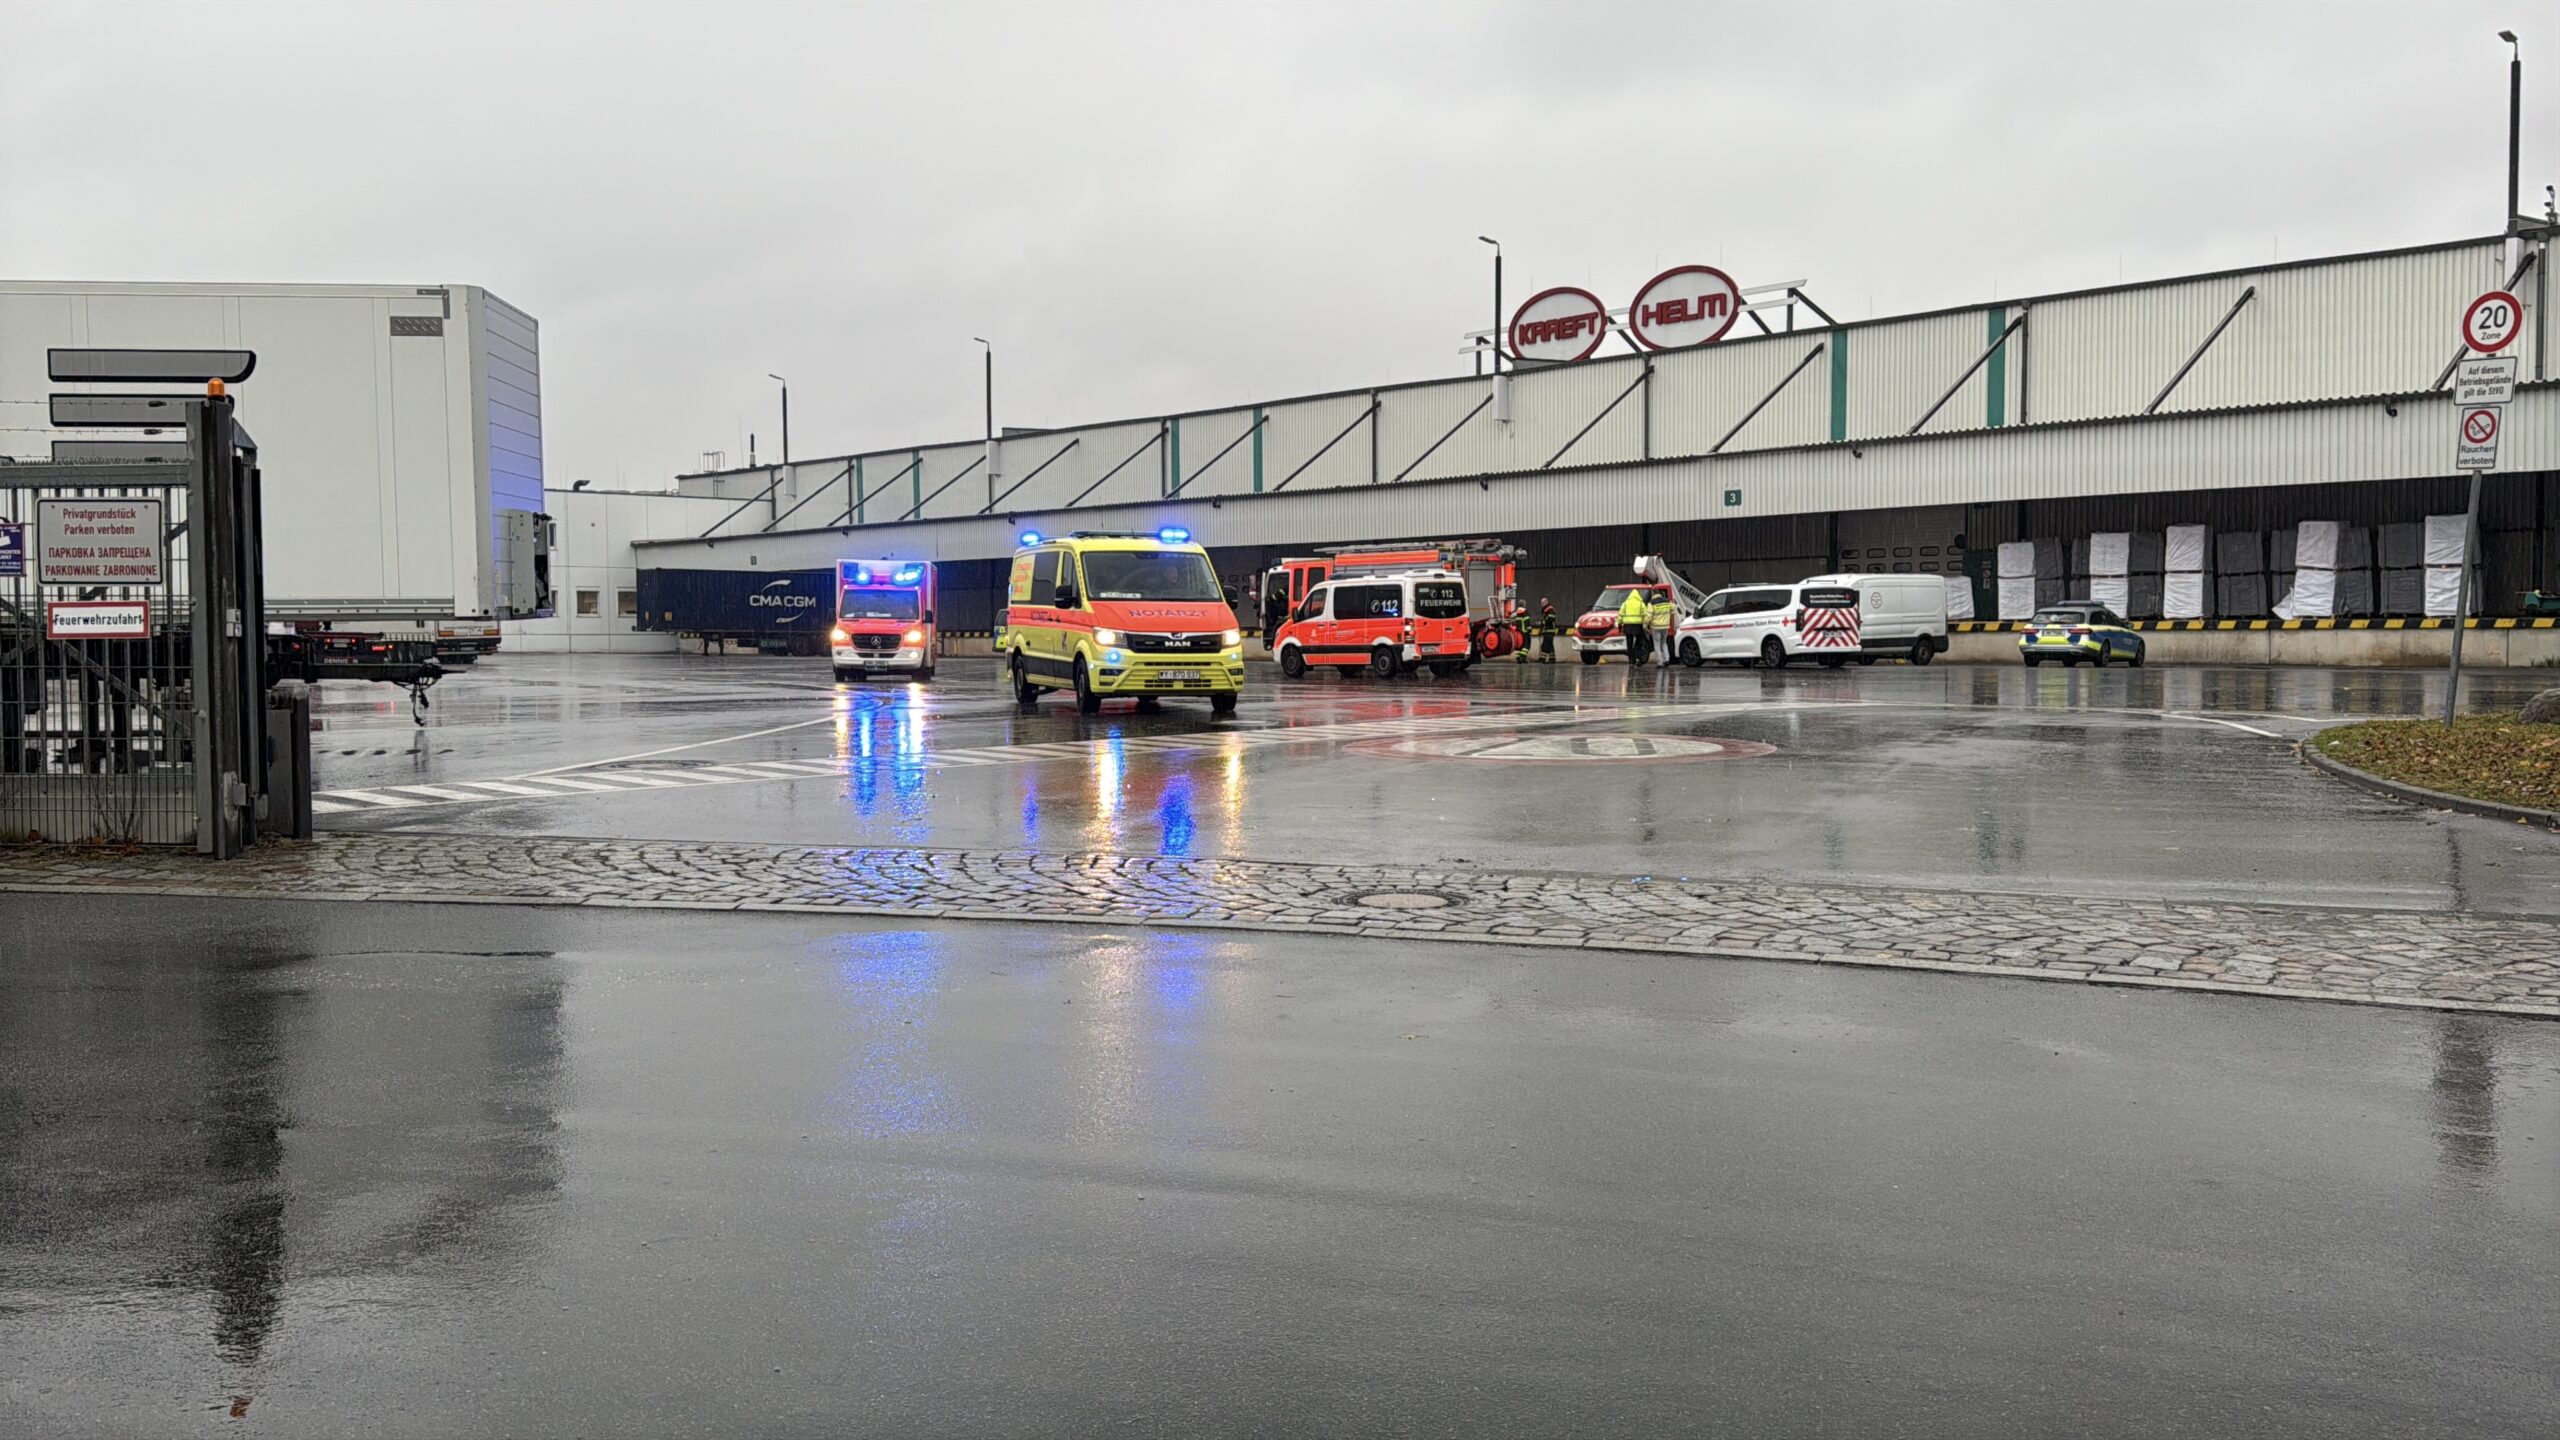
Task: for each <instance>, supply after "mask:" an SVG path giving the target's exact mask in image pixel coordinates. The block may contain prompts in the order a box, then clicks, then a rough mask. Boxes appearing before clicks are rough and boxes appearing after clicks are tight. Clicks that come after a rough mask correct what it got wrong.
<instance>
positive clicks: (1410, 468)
mask: <svg viewBox="0 0 2560 1440" xmlns="http://www.w3.org/2000/svg"><path fill="white" fill-rule="evenodd" d="M1492 403H1493V392H1492V391H1491V390H1487V391H1486V392H1485V394H1484V398H1483V399H1481V400H1479V401H1477V402H1476V408H1474V409H1473V410H1470V411H1468V412H1467V413H1466V414H1464V415H1461V416H1459V417H1458V423H1457V424H1455V425H1452V426H1450V427H1449V428H1448V429H1447V430H1445V431H1443V432H1441V435H1440V438H1439V439H1437V440H1434V441H1432V442H1431V443H1430V445H1428V446H1426V447H1425V448H1424V449H1423V452H1422V453H1421V454H1419V455H1416V456H1414V457H1413V463H1412V464H1410V465H1407V466H1406V467H1404V468H1403V469H1401V470H1399V471H1397V472H1396V478H1395V479H1394V480H1390V481H1388V482H1387V483H1388V484H1390V485H1394V484H1399V483H1402V481H1403V480H1404V477H1406V476H1407V475H1410V474H1412V473H1413V472H1414V471H1416V470H1419V469H1421V468H1422V462H1423V461H1425V460H1428V459H1430V458H1431V456H1432V454H1433V452H1435V451H1437V450H1438V449H1439V448H1440V447H1441V446H1443V445H1446V444H1448V443H1449V437H1450V436H1452V435H1455V434H1457V433H1458V432H1459V431H1461V430H1464V429H1466V428H1467V422H1468V421H1470V420H1473V419H1474V418H1476V417H1477V416H1479V415H1481V414H1483V413H1484V407H1486V406H1487V405H1490V404H1492ZM1576 438H1580V437H1576Z"/></svg>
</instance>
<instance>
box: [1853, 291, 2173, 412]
mask: <svg viewBox="0 0 2560 1440" xmlns="http://www.w3.org/2000/svg"><path fill="white" fill-rule="evenodd" d="M1813 313H1815V314H1817V315H1820V314H1822V312H1821V311H1820V310H1816V311H1814V312H1813ZM1823 318H1825V319H1829V318H1830V317H1829V316H1824V317H1823ZM2026 323H2027V312H2026V311H2025V310H2023V309H2022V310H2020V311H2019V312H2018V316H2017V318H2016V319H2014V320H2011V321H2010V322H2009V325H2008V328H2007V329H2004V330H2002V331H2001V332H2000V333H1999V334H1998V335H1995V336H1993V337H1992V340H1991V343H1990V344H1988V345H1985V346H1983V347H1982V353H1981V354H1979V355H1976V356H1974V357H1973V363H1972V364H1970V365H1967V366H1966V367H1964V373H1963V374H1961V375H1958V376H1957V377H1956V383H1954V384H1953V385H1950V386H1948V387H1947V392H1946V393H1945V394H1943V395H1941V396H1939V397H1938V399H1937V403H1935V404H1933V405H1931V406H1930V407H1929V408H1928V409H1926V410H1923V411H1921V412H1920V418H1919V419H1917V420H1914V421H1912V422H1911V428H1910V429H1908V430H1905V431H1903V432H1902V433H1903V434H1905V435H1917V434H1919V433H1920V427H1921V426H1923V425H1926V424H1928V423H1929V422H1930V421H1931V420H1932V419H1934V418H1936V416H1937V413H1938V412H1939V411H1941V410H1944V409H1945V408H1947V402H1948V401H1950V400H1953V399H1954V398H1956V392H1957V391H1959V390H1961V389H1963V388H1964V382H1966V381H1967V380H1970V379H1972V378H1973V372H1974V371H1976V370H1979V369H1981V368H1982V367H1983V366H1985V365H1988V364H1990V363H1991V357H1992V356H1994V355H1997V354H1999V353H2000V347H2001V346H2003V345H2006V344H2008V343H2009V337H2010V336H2012V335H2015V334H2017V333H2018V327H2019V326H2021V325H2024V324H2026ZM2207 343H2211V342H2207ZM2188 363H2190V364H2192V363H2194V362H2192V361H2190V362H2188ZM2180 373H2184V372H2180Z"/></svg>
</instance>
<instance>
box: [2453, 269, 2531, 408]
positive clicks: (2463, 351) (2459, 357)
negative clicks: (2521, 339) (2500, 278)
mask: <svg viewBox="0 0 2560 1440" xmlns="http://www.w3.org/2000/svg"><path fill="white" fill-rule="evenodd" d="M2540 253H2541V252H2539V251H2534V250H2527V251H2526V252H2524V259H2523V260H2521V261H2519V262H2518V263H2517V265H2516V273H2514V274H2513V275H2510V276H2508V277H2507V283H2506V284H2504V285H2502V286H2500V287H2498V288H2500V289H2502V290H2513V289H2514V288H2516V282H2517V281H2519V280H2522V279H2523V278H2524V272H2526V271H2527V270H2530V269H2532V268H2533V262H2534V261H2535V260H2536V259H2538V258H2540ZM2470 353H2471V347H2470V346H2468V345H2464V346H2461V347H2459V348H2457V349H2456V350H2455V351H2454V352H2453V358H2452V359H2450V360H2447V361H2446V362H2444V368H2443V369H2442V370H2439V371H2437V372H2436V383H2434V384H2433V385H2430V386H2428V387H2427V388H2428V389H2430V390H2441V389H2443V388H2444V382H2446V381H2447V380H2450V379H2452V378H2453V371H2454V367H2455V366H2458V365H2460V364H2461V363H2462V361H2463V357H2464V356H2467V355H2469V354H2470Z"/></svg>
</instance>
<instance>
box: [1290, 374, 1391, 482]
mask: <svg viewBox="0 0 2560 1440" xmlns="http://www.w3.org/2000/svg"><path fill="white" fill-rule="evenodd" d="M1377 418H1378V397H1377V396H1375V395H1371V396H1370V397H1369V408H1368V409H1366V410H1363V411H1361V412H1360V413H1359V414H1357V415H1354V416H1352V417H1351V423H1350V424H1348V425H1345V426H1343V427H1342V428H1341V429H1339V430H1337V431H1335V432H1334V433H1333V438H1332V439H1330V440H1327V441H1326V442H1324V443H1323V444H1322V445H1319V446H1317V447H1316V453H1314V454H1313V455H1310V456H1308V457H1307V458H1306V459H1304V460H1301V461H1299V462H1298V468H1297V469H1295V470H1292V471H1290V472H1289V473H1288V474H1286V475H1283V476H1281V477H1280V483H1279V484H1277V485H1274V486H1272V487H1271V488H1270V489H1269V490H1267V491H1264V492H1263V493H1264V494H1267V495H1277V494H1279V493H1280V492H1281V491H1283V490H1286V489H1288V488H1289V482H1290V481H1292V480H1295V479H1297V478H1298V477H1299V476H1301V475H1304V474H1306V473H1307V467H1308V466H1310V465H1313V464H1314V463H1316V462H1317V461H1319V460H1321V459H1323V458H1324V452H1326V451H1327V450H1330V449H1332V448H1333V447H1334V446H1336V445H1339V444H1341V443H1342V437H1344V436H1345V435H1348V434H1350V433H1351V432H1352V431H1354V430H1357V429H1359V428H1360V422H1361V421H1363V420H1375V419H1377Z"/></svg>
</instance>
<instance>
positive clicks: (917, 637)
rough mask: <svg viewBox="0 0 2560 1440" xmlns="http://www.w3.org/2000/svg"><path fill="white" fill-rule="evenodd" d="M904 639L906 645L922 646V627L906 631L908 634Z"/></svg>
mask: <svg viewBox="0 0 2560 1440" xmlns="http://www.w3.org/2000/svg"><path fill="white" fill-rule="evenodd" d="M905 639H906V643H907V644H909V645H921V644H923V643H924V627H923V626H917V627H916V628H915V629H913V630H910V631H908V632H907V633H906V637H905Z"/></svg>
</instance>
